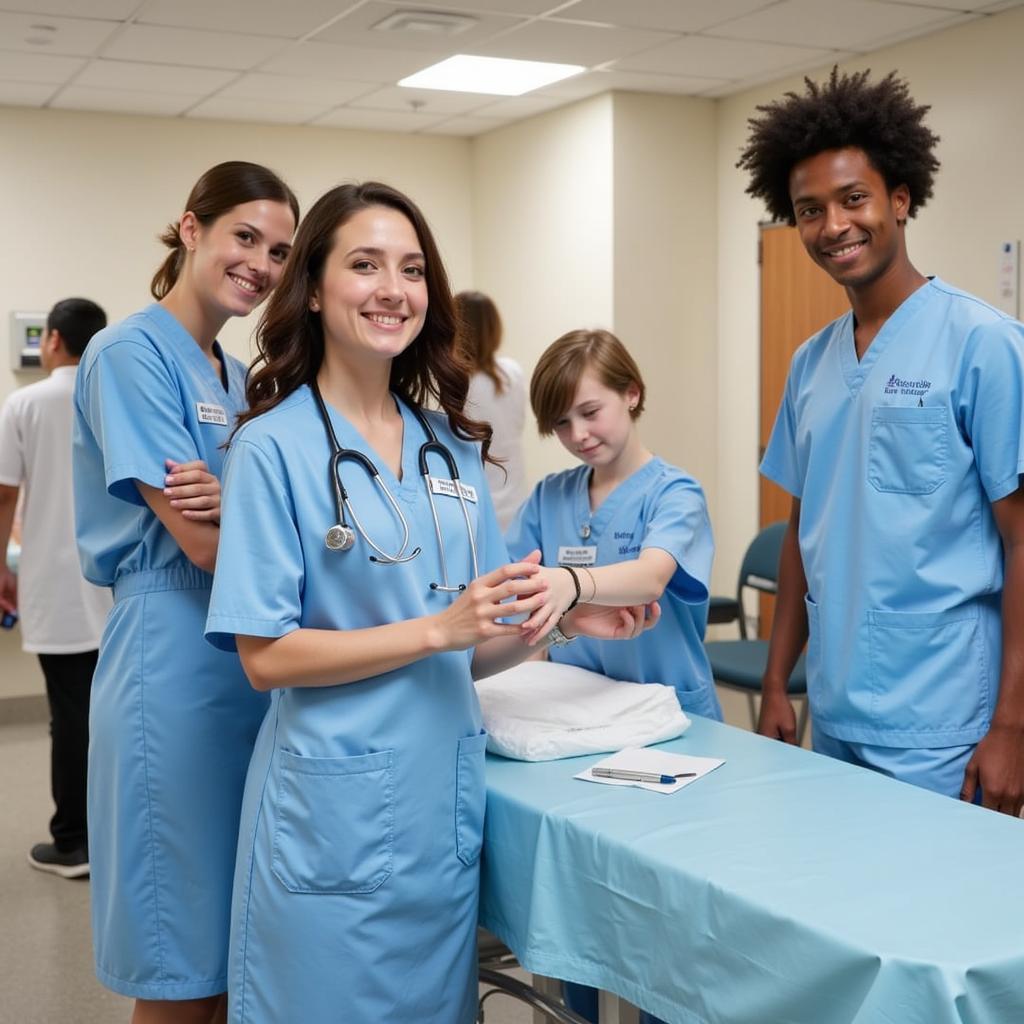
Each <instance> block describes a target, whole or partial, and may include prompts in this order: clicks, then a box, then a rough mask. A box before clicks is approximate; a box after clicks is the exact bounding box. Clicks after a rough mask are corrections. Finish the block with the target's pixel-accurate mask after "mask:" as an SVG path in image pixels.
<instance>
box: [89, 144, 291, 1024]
mask: <svg viewBox="0 0 1024 1024" xmlns="http://www.w3.org/2000/svg"><path fill="white" fill-rule="evenodd" d="M297 219H298V205H297V203H296V201H295V198H294V196H293V195H292V193H291V191H290V190H289V189H288V187H287V186H286V185H285V184H284V183H283V182H282V181H281V180H280V179H279V178H278V177H277V176H276V175H275V174H273V173H272V172H271V171H268V170H267V169H266V168H263V167H260V166H258V165H255V164H247V163H241V162H232V163H225V164H219V165H218V166H216V167H214V168H212V169H211V170H209V171H207V172H206V174H204V175H203V176H202V178H200V179H199V181H198V182H197V184H196V186H195V187H194V188H193V190H192V194H191V195H190V196H189V199H188V203H187V208H186V212H185V213H184V214H183V216H182V218H181V221H180V222H179V223H178V224H176V225H173V226H172V227H170V228H169V229H168V232H167V233H166V234H165V235H164V238H163V240H164V242H165V243H166V244H167V245H168V247H169V248H170V249H171V250H172V251H171V253H170V255H169V256H168V257H167V261H166V262H165V264H164V265H163V266H162V267H161V268H160V270H159V271H158V272H157V275H156V277H155V278H154V279H153V294H154V297H155V298H157V299H158V301H157V302H155V303H154V304H152V305H150V306H148V307H147V308H146V309H144V310H142V311H141V312H138V313H136V314H134V315H132V316H130V317H128V318H127V319H126V320H124V321H122V322H121V323H119V324H116V325H114V326H111V327H108V328H107V329H105V330H103V331H101V332H100V333H99V334H98V335H97V336H96V337H95V339H94V340H93V341H92V342H91V343H90V345H89V347H88V349H87V350H86V356H85V358H84V359H83V360H82V364H81V368H80V370H79V373H78V378H77V383H76V390H75V429H74V476H75V518H76V530H77V537H78V545H79V552H80V556H81V561H82V566H83V571H84V574H85V576H86V578H88V579H89V580H90V581H91V582H93V583H96V584H99V585H101V586H108V587H112V588H113V591H114V606H113V609H112V610H111V612H110V615H109V618H108V620H107V625H106V629H105V631H104V634H103V638H102V642H101V645H100V652H99V663H98V665H97V668H96V674H95V677H94V681H93V693H92V707H91V716H90V724H89V729H90V736H91V743H90V750H89V852H90V861H91V871H92V924H93V944H94V951H95V957H96V973H97V976H98V977H99V979H100V981H102V982H103V983H104V984H105V985H107V986H108V987H109V988H112V989H113V990H114V991H115V992H119V993H121V994H123V995H127V996H134V997H135V998H136V1000H137V1002H136V1006H135V1013H134V1017H133V1022H134V1024H148V1022H164V1021H167V1022H178V1021H181V1022H184V1021H188V1022H193V1021H196V1022H206V1021H209V1020H211V1019H212V1018H213V1015H214V1014H215V1013H216V1012H218V1004H219V1003H221V1002H222V994H223V993H224V992H225V990H226V987H227V946H228V930H229V920H230V893H231V877H232V870H233V866H234V853H235V846H236V840H237V827H238V815H239V807H240V804H241V794H242V786H243V781H244V774H245V768H246V765H247V764H248V760H249V755H250V753H251V751H252V744H253V741H254V739H255V736H256V731H257V729H258V727H259V723H260V721H261V720H262V717H263V714H264V713H265V710H266V701H265V699H263V698H261V696H260V695H258V694H255V693H253V692H252V690H251V689H250V687H248V685H247V684H246V681H245V677H244V674H243V672H242V669H241V665H240V663H239V661H238V658H237V657H235V656H234V655H230V654H225V653H222V652H217V651H214V650H212V649H210V647H209V645H207V644H204V643H203V642H202V634H203V628H204V623H205V619H206V610H207V604H208V601H209V593H210V586H211V583H212V576H211V575H210V574H211V572H212V571H213V564H214V559H215V557H216V552H217V544H218V539H219V535H220V530H219V528H218V526H217V523H216V522H215V521H214V518H215V517H216V515H217V514H218V508H219V496H218V500H217V501H216V503H215V507H214V508H213V509H212V510H209V511H208V512H207V514H206V515H205V516H201V515H200V516H196V515H194V514H193V515H192V516H191V517H186V516H184V515H182V514H179V509H180V508H182V507H183V506H181V505H180V503H179V500H178V498H174V497H172V496H173V495H174V494H177V495H178V496H179V497H180V496H183V495H187V494H188V493H189V486H184V488H183V489H182V488H179V489H178V490H176V491H172V492H171V493H170V494H168V493H165V472H166V471H165V458H167V457H168V456H169V457H171V458H173V459H174V460H176V461H178V462H194V461H196V460H202V463H205V465H206V466H207V467H208V468H209V471H210V472H211V473H212V474H213V477H214V478H216V477H218V476H219V474H220V469H221V460H222V454H223V453H222V451H221V446H222V445H223V444H224V442H225V441H226V440H227V438H228V434H229V432H230V429H231V425H232V424H233V422H234V419H235V417H236V416H237V415H238V413H240V412H241V411H242V410H243V409H244V408H245V375H246V371H245V367H244V366H243V365H242V364H241V363H240V362H238V360H236V359H232V358H231V357H230V356H227V355H226V354H225V353H224V351H223V350H222V349H221V347H220V344H219V343H218V342H217V340H216V335H217V333H218V331H219V330H220V329H221V328H222V327H223V325H224V323H225V322H226V321H227V320H228V318H229V317H232V316H245V315H247V314H248V313H250V312H251V311H252V310H253V309H254V308H255V307H256V306H257V305H259V303H260V302H261V301H262V300H263V299H265V298H266V297H267V295H269V294H270V291H271V290H272V289H273V287H274V285H275V284H276V282H277V280H278V278H279V277H280V274H281V271H282V268H283V265H284V261H285V258H286V256H287V253H288V250H289V246H290V241H291V236H292V233H293V232H294V229H295V224H296V222H297ZM177 476H178V478H179V481H180V477H181V474H178V475H177ZM197 478H198V477H197ZM172 482H178V481H172ZM185 500H186V501H187V500H188V499H187V497H186V499H185ZM172 501H173V502H174V503H173V504H172Z"/></svg>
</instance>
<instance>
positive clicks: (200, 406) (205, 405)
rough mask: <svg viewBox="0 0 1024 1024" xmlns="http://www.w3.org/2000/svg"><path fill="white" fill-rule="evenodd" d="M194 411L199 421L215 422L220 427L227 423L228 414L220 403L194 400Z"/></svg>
mask: <svg viewBox="0 0 1024 1024" xmlns="http://www.w3.org/2000/svg"><path fill="white" fill-rule="evenodd" d="M196 412H197V413H198V414H199V422H200V423H216V424H217V425H218V426H220V427H226V426H227V425H228V414H227V413H226V412H225V411H224V407H223V406H222V405H211V404H210V403H209V402H196Z"/></svg>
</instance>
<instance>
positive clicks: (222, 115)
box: [186, 96, 330, 124]
mask: <svg viewBox="0 0 1024 1024" xmlns="http://www.w3.org/2000/svg"><path fill="white" fill-rule="evenodd" d="M329 106H330V105H329V104H327V103H317V102H310V103H286V102H284V101H281V100H247V99H238V98H231V97H227V96H214V97H213V98H212V99H208V100H204V101H203V102H202V103H200V104H199V105H198V106H196V107H193V108H192V109H191V110H189V112H188V113H187V114H186V117H198V118H213V119H214V120H218V121H259V122H264V123H267V124H305V123H306V122H307V121H312V120H313V119H314V118H316V117H319V116H320V115H321V114H323V113H325V112H326V111H327V110H328V109H329Z"/></svg>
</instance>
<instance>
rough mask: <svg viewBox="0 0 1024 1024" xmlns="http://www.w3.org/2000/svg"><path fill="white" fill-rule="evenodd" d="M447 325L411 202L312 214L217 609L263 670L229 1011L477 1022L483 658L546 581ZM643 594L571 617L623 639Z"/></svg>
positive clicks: (565, 624)
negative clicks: (509, 499)
mask: <svg viewBox="0 0 1024 1024" xmlns="http://www.w3.org/2000/svg"><path fill="white" fill-rule="evenodd" d="M455 326H456V321H455V316H454V312H453V305H452V298H451V293H450V290H449V287H448V281H447V276H446V274H445V270H444V266H443V265H442V263H441V259H440V255H439V253H438V250H437V246H436V244H435V242H434V239H433V236H432V235H431V232H430V229H429V227H428V226H427V223H426V221H425V219H424V218H423V215H422V213H421V212H420V211H419V209H418V208H417V207H416V206H415V204H414V203H413V202H412V201H411V200H410V199H409V198H408V197H406V196H404V195H402V194H401V193H400V192H397V191H395V190H394V189H392V188H390V187H388V186H386V185H382V184H379V183H376V182H369V183H364V184H361V185H351V184H350V185H342V186H339V187H338V188H335V189H333V190H331V191H330V192H328V193H327V194H326V195H324V196H323V197H321V199H320V200H318V201H317V203H316V204H315V205H314V206H313V208H312V209H311V210H310V212H309V214H308V215H307V217H306V218H305V220H304V221H303V222H302V224H301V225H300V227H299V230H298V233H297V234H296V237H295V246H294V249H293V252H292V255H291V258H290V260H289V263H288V266H287V268H286V269H285V273H284V277H283V278H282V281H281V284H280V286H279V287H278V289H277V291H276V292H275V293H274V296H273V297H272V298H271V300H270V304H269V306H268V308H267V312H266V314H265V316H264V318H263V320H262V322H261V325H260V329H259V331H258V334H257V340H258V344H259V350H260V358H259V359H258V360H257V363H256V368H255V369H254V372H253V373H252V375H251V376H250V379H249V384H248V396H249V402H250V408H249V411H248V412H247V413H246V414H245V415H244V416H243V417H242V425H241V427H240V429H239V430H238V432H237V433H236V434H235V435H234V437H233V439H232V441H231V450H230V454H229V455H228V459H227V465H226V470H225V480H224V518H223V531H222V537H221V544H220V549H219V552H218V556H217V572H216V577H215V580H214V587H213V595H212V598H211V602H210V612H209V619H208V621H207V638H208V639H209V640H210V641H211V642H212V643H213V644H215V645H216V646H217V647H219V648H221V649H224V650H232V649H234V648H235V647H236V645H237V649H238V652H239V654H240V655H241V659H242V664H243V665H244V667H245V671H246V673H247V674H248V676H249V679H250V681H251V682H252V684H253V686H254V687H255V688H256V689H257V690H260V691H267V690H270V691H272V702H271V707H270V711H269V712H268V714H267V717H266V719H265V721H264V724H263V727H262V729H261V730H260V734H259V738H258V739H257V742H256V749H255V751H254V753H253V758H252V764H251V766H250V769H249V775H248V781H247V784H246V791H245V798H244V803H243V810H242V824H241V830H240V838H239V853H238V865H237V870H236V875H235V893H234V904H233V912H232V931H231V957H230V975H229V1006H230V1013H231V1020H232V1021H233V1022H235V1024H242V1022H245V1024H278V1022H282V1021H301V1022H302V1024H335V1022H337V1021H339V1020H344V1021H346V1024H380V1022H382V1021H387V1022H388V1024H470V1022H471V1021H474V1020H475V1019H476V993H477V985H476V974H477V966H476V922H477V904H478V884H479V863H478V861H479V856H480V847H481V842H482V835H483V817H484V802H485V786H484V748H485V743H486V736H485V735H484V734H483V732H482V730H481V715H480V709H479V705H478V703H477V699H476V693H475V690H474V688H473V679H474V678H475V677H480V676H484V675H487V674H489V673H492V672H496V671H499V670H501V669H503V668H507V667H509V666H511V665H513V664H515V663H517V662H519V661H520V660H522V659H523V658H524V657H526V656H527V655H528V654H529V653H530V652H531V651H532V650H533V649H534V648H532V647H530V646H529V645H528V644H527V643H526V641H525V639H524V630H523V627H522V626H520V625H511V624H504V623H503V622H502V621H501V619H502V618H503V617H505V616H515V615H516V614H517V613H527V614H529V613H531V612H532V611H534V610H535V609H536V608H537V607H538V606H539V605H540V604H542V603H543V602H544V600H545V587H544V584H543V582H542V581H541V580H540V575H539V570H538V566H537V553H536V552H533V553H532V556H531V557H528V558H524V559H523V560H522V561H520V562H519V563H516V564H511V565H510V564H508V555H507V552H506V550H505V545H504V543H503V541H502V539H501V534H500V531H499V528H498V524H497V520H496V519H495V514H494V509H493V506H492V504H491V499H490V496H489V493H488V489H487V485H486V482H485V478H484V473H483V466H482V463H481V449H480V442H482V443H483V455H484V457H486V454H487V441H488V434H489V429H488V428H487V427H486V426H485V425H484V424H481V423H477V422H475V421H473V420H471V419H469V418H468V417H467V416H466V415H465V413H464V412H463V404H464V402H465V397H466V392H467V388H468V382H469V374H468V370H467V369H466V367H465V366H464V365H463V364H462V362H461V361H460V359H459V357H458V356H457V354H456V347H455ZM425 403H430V404H432V405H435V407H436V406H439V407H440V408H439V411H421V407H422V405H423V404H425ZM420 416H422V417H424V419H423V420H421V419H420ZM428 429H429V431H431V432H433V433H434V434H435V435H436V438H437V441H438V442H439V443H440V445H441V446H443V447H444V449H447V451H448V452H450V454H451V456H452V458H453V460H454V466H449V465H448V464H446V461H445V458H444V455H443V453H442V451H441V449H440V447H439V446H432V447H431V450H430V451H429V452H428V453H427V456H426V457H427V465H426V467H425V468H426V470H427V472H428V474H429V476H430V479H429V481H425V480H424V478H423V476H421V469H422V468H423V467H421V465H420V464H419V459H420V456H421V449H422V446H423V445H424V444H425V443H426V442H427V441H428ZM339 451H340V452H341V454H339V455H337V457H335V455H336V453H337V452H339ZM453 468H454V469H455V470H456V471H457V475H458V477H459V479H457V480H455V479H453V476H454V475H455V474H453V472H452V469H453ZM374 472H375V473H377V474H379V477H378V476H375V475H373V473H374ZM428 485H429V486H428ZM342 489H343V490H342ZM460 495H461V497H460ZM339 506H342V507H341V508H339ZM399 513H400V514H399ZM435 514H436V525H437V529H438V531H439V535H440V538H441V542H443V553H442V548H441V543H439V540H438V534H437V533H435ZM346 531H349V532H348V533H347V534H346ZM348 541H351V542H352V543H351V544H350V545H349V544H348ZM445 580H447V585H448V586H449V587H450V588H452V589H451V590H449V591H445V590H443V589H441V587H440V586H438V584H441V585H444V583H445ZM502 601H507V603H504V604H503V603H501V602H502ZM646 611H647V610H646V609H645V608H644V607H643V606H640V607H635V608H621V609H620V608H595V607H592V606H582V605H581V606H580V607H578V608H576V609H575V610H574V611H573V612H571V613H570V614H568V615H567V616H566V617H565V618H564V619H563V620H562V623H561V625H562V628H563V629H564V631H565V632H567V633H570V634H571V633H575V632H577V631H587V632H590V633H593V634H594V635H597V636H607V637H613V636H624V637H632V636H635V635H637V634H638V633H640V632H641V631H642V630H643V628H644V625H645V618H646V614H645V613H646ZM652 619H656V613H655V614H654V615H653V616H652ZM559 635H560V634H559V633H557V632H556V633H554V636H553V637H552V639H557V638H558V637H559Z"/></svg>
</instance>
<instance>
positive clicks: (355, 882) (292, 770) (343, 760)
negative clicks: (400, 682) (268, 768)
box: [271, 750, 395, 894]
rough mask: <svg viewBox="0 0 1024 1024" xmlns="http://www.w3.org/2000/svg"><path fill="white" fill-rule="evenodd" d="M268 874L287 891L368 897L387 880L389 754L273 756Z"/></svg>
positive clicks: (391, 792) (391, 818) (391, 805)
mask: <svg viewBox="0 0 1024 1024" xmlns="http://www.w3.org/2000/svg"><path fill="white" fill-rule="evenodd" d="M277 756H278V757H279V758H280V772H281V778H280V782H279V785H278V800H277V821H276V824H275V827H274V850H273V858H272V861H271V867H272V869H273V872H274V874H275V875H276V876H277V877H278V879H279V880H280V881H281V883H282V884H283V885H284V887H285V888H286V889H287V890H288V891H289V892H305V893H329V894H343V893H366V892H373V891H374V890H375V889H378V888H380V886H381V885H383V884H384V882H386V881H387V879H388V878H389V877H390V876H391V871H392V845H393V841H394V826H395V783H394V776H393V771H394V752H393V751H391V750H382V751H379V752H377V753H374V754H359V755H356V756H355V757H302V756H300V755H299V754H293V753H291V751H288V750H279V751H278V755H277Z"/></svg>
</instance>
